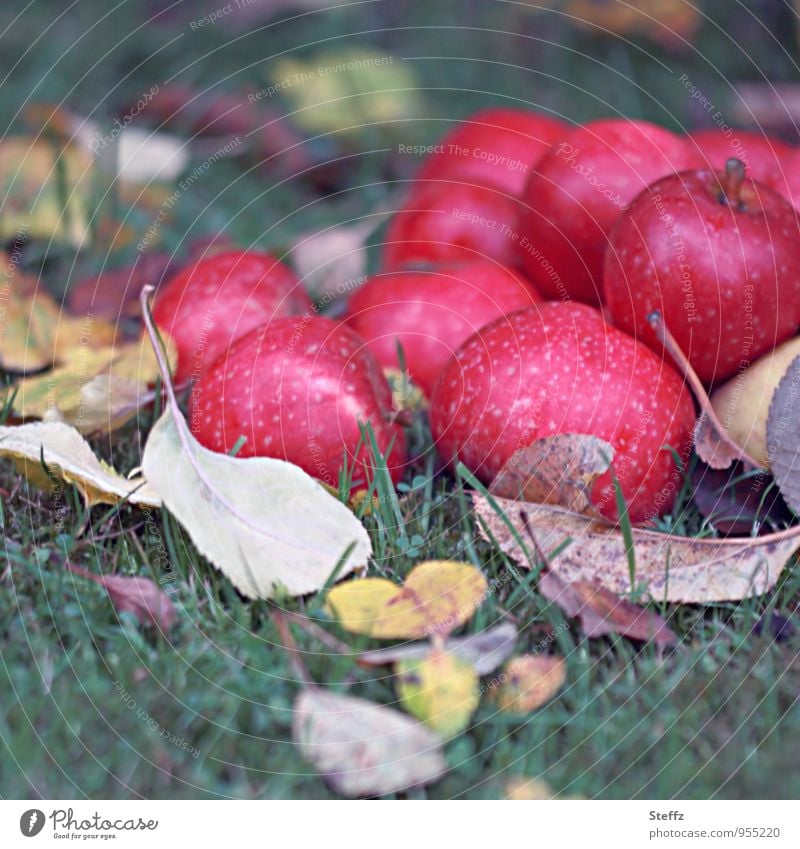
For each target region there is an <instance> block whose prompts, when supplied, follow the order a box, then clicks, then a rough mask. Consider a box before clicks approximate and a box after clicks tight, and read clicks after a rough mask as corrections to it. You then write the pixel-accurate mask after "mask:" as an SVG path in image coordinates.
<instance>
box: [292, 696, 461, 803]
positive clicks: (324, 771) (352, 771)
mask: <svg viewBox="0 0 800 849" xmlns="http://www.w3.org/2000/svg"><path fill="white" fill-rule="evenodd" d="M292 736H293V738H294V741H295V743H297V745H298V746H299V747H300V751H301V752H302V754H303V757H304V758H305V759H306V760H307V761H309V763H311V764H313V765H314V768H315V769H316V770H317V772H319V773H320V774H321V775H322V776H323V777H324V778H325V779H326V781H327V782H328V783H329V784H330V785H331V786H332V787H333V789H334V790H336V791H337V792H338V793H341V794H342V795H343V796H348V797H351V798H354V797H358V796H384V795H386V794H389V793H399V792H402V791H404V790H409V789H411V788H412V787H417V786H419V785H421V784H430V783H431V782H433V781H436V780H437V779H438V778H440V777H441V776H442V775H444V773H445V772H446V770H447V763H446V761H445V757H444V753H443V752H442V748H441V743H440V740H439V738H438V737H437V736H436V734H435V733H434V732H433V731H431V730H430V729H429V728H426V727H425V726H424V725H422V724H421V723H419V722H417V721H416V720H414V719H411V718H410V717H408V716H406V715H405V714H402V713H400V712H399V711H396V710H392V709H391V708H388V707H384V706H383V705H377V704H374V703H373V702H369V701H367V700H365V699H359V698H355V697H353V696H342V695H339V694H337V693H328V692H325V691H324V690H321V689H320V688H318V687H308V688H306V689H304V690H303V691H302V692H301V693H300V695H299V696H298V698H297V701H296V702H295V705H294V720H293V723H292Z"/></svg>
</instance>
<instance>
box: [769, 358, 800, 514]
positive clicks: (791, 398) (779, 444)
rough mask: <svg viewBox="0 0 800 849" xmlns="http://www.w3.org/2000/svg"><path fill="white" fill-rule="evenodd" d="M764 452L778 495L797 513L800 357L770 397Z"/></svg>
mask: <svg viewBox="0 0 800 849" xmlns="http://www.w3.org/2000/svg"><path fill="white" fill-rule="evenodd" d="M767 451H768V453H769V462H770V467H771V469H772V473H773V475H774V476H775V482H776V483H777V484H778V489H780V491H781V495H782V496H783V498H784V500H785V501H786V503H787V504H788V505H789V507H790V508H791V509H792V510H793V511H794V512H795V513H800V357H797V358H796V359H795V360H793V361H792V363H791V365H790V366H789V368H788V369H787V370H786V374H784V376H783V378H782V379H781V382H780V383H779V384H778V388H777V389H776V390H775V394H774V395H773V396H772V403H771V404H770V407H769V416H768V418H767Z"/></svg>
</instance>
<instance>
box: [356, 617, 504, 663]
mask: <svg viewBox="0 0 800 849" xmlns="http://www.w3.org/2000/svg"><path fill="white" fill-rule="evenodd" d="M516 640H517V629H516V628H515V627H514V626H513V625H512V624H511V623H510V622H502V623H501V624H499V625H495V627H494V628H488V629H487V630H486V631H480V632H479V633H477V634H469V635H468V636H466V637H452V638H450V639H449V640H447V641H446V642H445V644H444V649H445V651H447V653H448V654H451V655H453V656H454V657H457V658H459V660H462V661H463V662H464V663H468V664H469V665H470V666H471V667H472V668H473V669H474V670H475V671H476V672H477V673H478V675H488V674H489V673H490V672H494V670H495V669H497V667H498V666H500V665H501V664H502V663H503V662H504V661H506V660H507V659H508V658H509V657H510V656H511V653H512V652H513V651H514V643H515V642H516ZM430 650H431V646H430V643H428V642H417V643H406V644H402V645H397V646H389V647H388V648H385V649H374V650H373V651H365V652H362V653H361V654H360V655H358V658H357V660H358V662H359V663H360V664H362V665H364V666H384V665H385V664H388V663H396V662H398V661H402V660H420V659H421V658H424V657H427V655H428V654H430Z"/></svg>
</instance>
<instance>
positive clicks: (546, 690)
mask: <svg viewBox="0 0 800 849" xmlns="http://www.w3.org/2000/svg"><path fill="white" fill-rule="evenodd" d="M566 678H567V664H566V662H565V660H564V658H563V657H552V656H550V655H541V654H523V655H520V656H519V657H515V658H512V660H510V661H509V662H508V663H507V664H506V666H505V668H504V669H503V674H502V675H501V677H500V686H499V687H498V688H497V689H496V690H495V691H494V699H495V701H496V702H497V704H498V706H499V707H500V710H503V711H507V712H509V713H530V712H531V711H534V710H536V709H537V708H540V707H541V706H542V705H543V704H546V703H547V702H549V701H550V699H552V698H553V696H555V695H556V693H557V692H558V691H559V690H560V689H561V688H562V687H563V686H564V681H566Z"/></svg>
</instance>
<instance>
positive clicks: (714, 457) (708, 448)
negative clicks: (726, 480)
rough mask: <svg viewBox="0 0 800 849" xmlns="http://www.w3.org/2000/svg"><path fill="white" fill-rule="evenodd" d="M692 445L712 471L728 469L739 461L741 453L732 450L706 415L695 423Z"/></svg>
mask: <svg viewBox="0 0 800 849" xmlns="http://www.w3.org/2000/svg"><path fill="white" fill-rule="evenodd" d="M692 444H693V446H694V450H695V453H696V454H697V456H698V457H699V458H700V459H701V460H702V461H703V462H704V463H705V464H706V465H708V466H710V467H711V468H712V469H717V470H722V469H727V468H729V467H730V466H732V465H733V464H734V463H735V462H736V461H737V460H738V459H739V452H738V451H734V450H733V449H732V448H731V445H730V442H728V441H727V440H724V439H723V438H722V437H721V436H720V429H719V428H718V427H715V425H714V424H712V422H711V421H710V420H709V418H708V416H705V415H701V416H700V417H699V418H698V419H697V421H696V422H695V426H694V434H693V436H692Z"/></svg>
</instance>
